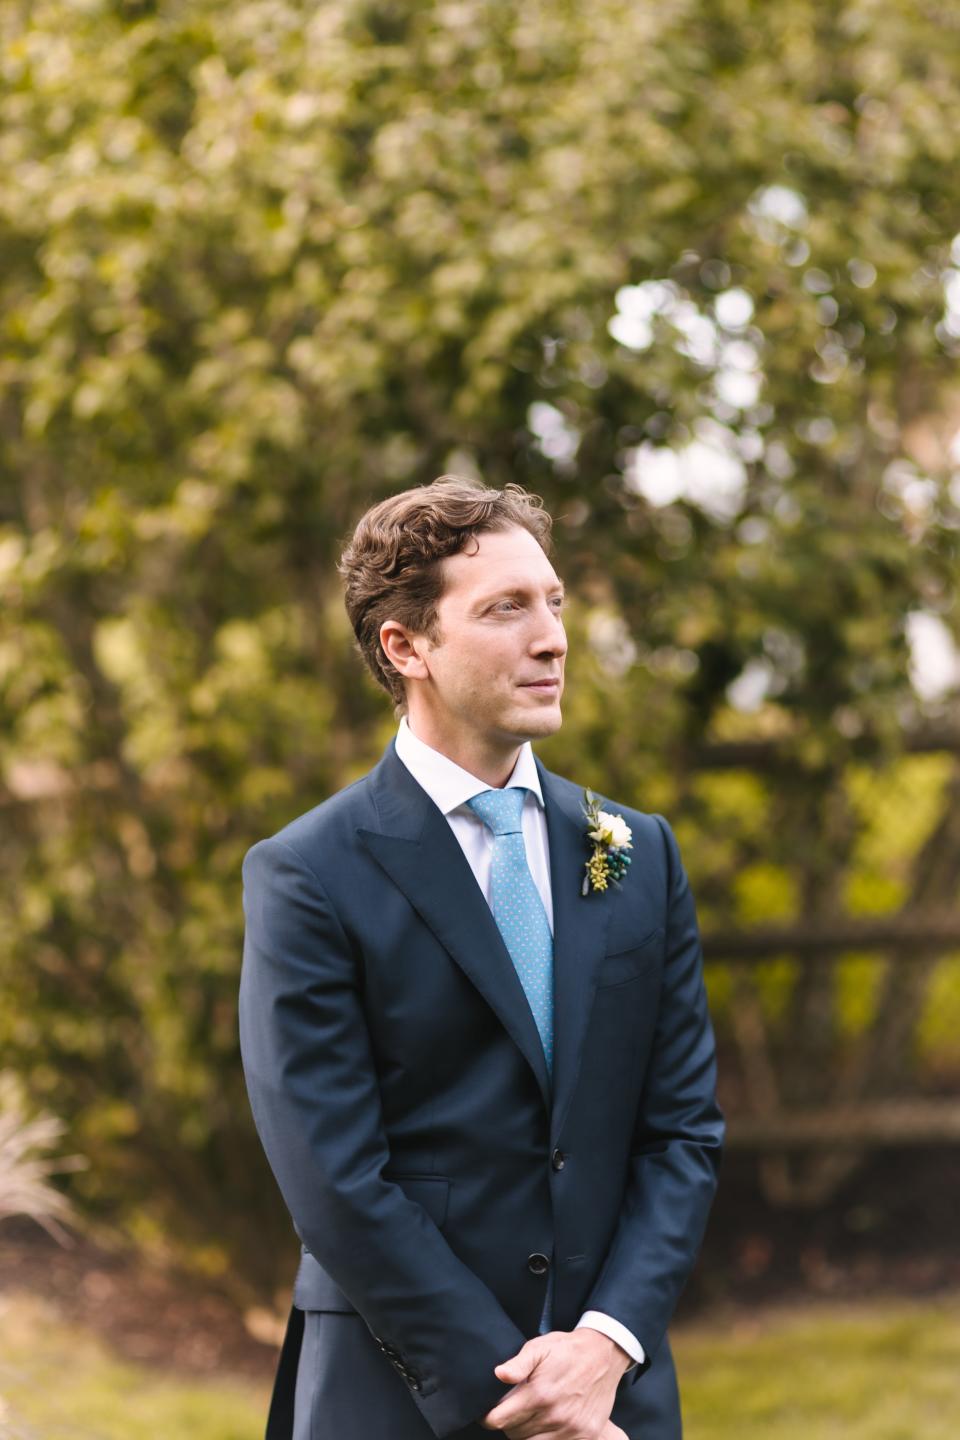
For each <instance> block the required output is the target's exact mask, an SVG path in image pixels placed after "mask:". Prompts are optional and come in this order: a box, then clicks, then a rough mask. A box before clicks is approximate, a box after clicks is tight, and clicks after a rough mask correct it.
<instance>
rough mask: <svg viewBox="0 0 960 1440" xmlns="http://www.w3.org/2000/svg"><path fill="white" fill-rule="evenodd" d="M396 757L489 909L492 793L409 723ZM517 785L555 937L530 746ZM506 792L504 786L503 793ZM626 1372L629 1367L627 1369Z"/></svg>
mask: <svg viewBox="0 0 960 1440" xmlns="http://www.w3.org/2000/svg"><path fill="white" fill-rule="evenodd" d="M396 747H397V756H398V758H399V759H400V760H401V761H402V762H403V764H404V765H406V767H407V769H408V770H409V771H410V774H411V775H412V776H413V778H414V780H416V782H417V784H418V785H420V786H422V788H423V789H424V790H426V792H427V794H428V795H429V796H430V799H431V800H432V801H433V803H434V804H435V805H436V806H437V808H438V809H439V810H441V811H442V812H443V814H444V816H445V817H446V819H447V821H448V823H449V825H450V829H451V830H452V831H453V833H454V835H456V837H457V839H458V841H459V842H460V845H461V848H462V849H463V853H464V855H466V857H467V861H468V863H469V865H470V869H471V870H472V871H473V873H474V876H475V877H476V880H477V884H478V885H479V886H480V889H481V890H482V891H483V897H484V899H485V900H486V902H487V904H488V905H489V903H490V861H491V856H492V854H493V839H494V836H493V831H492V830H491V829H490V827H489V826H488V825H486V824H484V822H483V821H482V820H481V819H480V816H479V815H476V814H475V813H474V812H473V811H472V810H471V809H470V807H469V806H468V805H467V801H468V800H470V799H472V798H473V796H474V795H479V794H480V793H481V792H482V791H484V790H490V789H491V788H492V787H491V786H490V785H488V784H487V783H486V781H484V780H478V779H477V777H476V775H471V774H470V772H469V771H468V770H464V769H462V768H461V766H459V765H457V764H456V763H455V762H454V761H453V760H450V759H449V758H448V757H447V756H446V755H443V754H441V752H440V751H439V750H434V749H433V747H432V746H430V745H427V744H425V742H424V741H423V740H420V739H419V738H418V737H417V736H416V735H414V733H413V731H412V730H411V728H410V726H409V724H408V723H407V717H406V716H405V715H404V716H403V717H402V719H401V721H400V726H399V729H398V730H397V736H396ZM509 785H519V786H522V787H525V788H526V791H527V793H526V795H525V796H524V799H523V814H522V818H521V823H522V825H523V843H524V846H525V848H526V852H527V864H528V865H529V866H530V873H531V874H532V876H533V880H534V884H535V885H536V887H537V889H538V890H539V891H540V896H541V898H542V900H543V906H544V909H545V910H546V912H547V920H548V921H549V923H550V932H551V934H552V933H553V895H552V893H551V890H550V847H549V844H548V842H547V817H546V814H545V813H544V808H543V792H542V791H541V789H540V775H539V772H538V771H537V766H536V762H535V760H534V758H533V750H532V749H531V746H530V742H529V740H528V741H526V742H525V743H524V744H523V745H522V746H521V747H520V754H519V755H518V756H517V763H516V765H515V766H514V767H513V773H512V774H511V776H510V778H509V780H508V781H507V786H509ZM504 788H506V786H505V787H504ZM581 1325H585V1326H587V1327H588V1328H589V1329H591V1330H600V1331H602V1332H603V1334H604V1335H608V1336H609V1337H610V1339H611V1340H614V1341H616V1343H617V1344H618V1345H620V1346H622V1348H623V1349H624V1350H626V1352H627V1354H628V1355H630V1356H632V1358H633V1361H634V1363H637V1362H640V1361H642V1360H643V1358H644V1350H643V1346H642V1345H641V1344H640V1341H639V1340H638V1339H637V1337H636V1336H635V1335H634V1334H633V1332H632V1331H631V1330H628V1329H627V1327H626V1326H625V1325H622V1324H621V1323H620V1321H619V1320H615V1319H614V1318H613V1316H612V1315H606V1314H604V1313H603V1311H601V1310H586V1311H584V1313H583V1314H582V1315H581V1317H580V1319H579V1320H578V1321H577V1327H576V1328H578V1329H579V1327H580V1326H581ZM627 1369H628V1370H632V1369H633V1365H628V1366H627Z"/></svg>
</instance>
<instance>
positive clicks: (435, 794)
mask: <svg viewBox="0 0 960 1440" xmlns="http://www.w3.org/2000/svg"><path fill="white" fill-rule="evenodd" d="M396 749H397V755H398V757H399V759H400V760H402V761H403V763H404V765H406V767H407V769H408V770H409V771H410V773H411V775H412V776H413V778H414V780H416V782H417V784H418V785H420V786H422V787H423V789H424V790H426V792H427V794H428V795H429V796H430V799H431V800H432V801H433V803H434V804H435V805H436V806H437V808H438V809H439V810H441V811H442V812H443V814H444V815H449V813H450V811H451V810H456V809H457V807H458V806H460V805H465V804H466V803H467V801H468V800H472V799H473V797H474V795H479V794H481V792H482V791H484V790H490V789H492V788H493V787H492V786H490V785H488V784H487V782H486V781H485V780H479V779H478V778H477V776H476V775H471V774H470V771H469V770H464V769H463V767H462V766H460V765H457V764H456V762H455V761H453V760H451V759H450V758H449V756H447V755H443V754H441V752H440V751H439V750H434V748H433V746H432V745H427V744H426V742H425V741H423V740H421V739H419V737H418V736H416V735H414V733H413V731H412V730H411V729H410V726H409V725H408V724H407V717H406V715H404V716H402V718H401V720H400V726H399V728H398V730H397V736H396ZM510 785H518V786H522V787H524V788H525V789H527V790H530V791H532V793H533V794H534V795H535V796H536V799H537V802H538V803H539V804H540V806H541V807H542V806H543V791H542V790H541V788H540V773H539V771H538V770H537V762H536V760H535V759H534V758H533V748H532V746H531V744H530V741H529V740H525V741H524V742H523V744H522V745H521V747H520V754H519V755H518V756H517V763H516V765H514V767H513V771H512V772H511V775H510V779H509V780H508V781H507V785H506V786H504V789H506V788H507V786H510Z"/></svg>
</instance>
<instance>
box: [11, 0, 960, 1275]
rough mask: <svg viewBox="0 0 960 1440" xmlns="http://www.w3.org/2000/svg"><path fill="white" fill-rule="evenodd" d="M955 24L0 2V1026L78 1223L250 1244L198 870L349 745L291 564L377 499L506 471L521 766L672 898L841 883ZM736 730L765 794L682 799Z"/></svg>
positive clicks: (213, 896) (318, 635)
mask: <svg viewBox="0 0 960 1440" xmlns="http://www.w3.org/2000/svg"><path fill="white" fill-rule="evenodd" d="M958 27H960V21H958V19H957V17H956V16H955V15H954V14H953V12H952V11H951V10H950V9H949V8H948V7H946V6H944V5H942V4H934V3H926V4H919V5H918V4H911V5H908V4H906V3H903V0H896V3H895V0H845V3H841V4H838V5H836V6H834V7H832V8H831V9H830V10H829V11H827V10H825V9H824V7H823V6H821V5H817V4H814V3H811V0H799V3H792V4H791V5H789V6H784V5H769V4H762V3H758V0H719V3H717V0H710V3H707V0H667V3H663V4H660V5H658V6H656V7H650V6H640V5H636V4H635V3H626V0H598V3H595V4H592V5H590V6H589V7H587V6H582V5H575V4H570V3H560V4H554V5H550V6H545V5H541V4H538V3H534V4H531V5H526V6H524V7H522V8H519V9H518V8H516V7H504V6H502V5H500V4H494V3H490V0H458V3H447V4H439V3H428V4H422V5H404V4H401V3H398V0H397V3H387V0H385V3H381V4H377V3H370V4H356V3H349V4H348V3H345V0H344V3H337V0H333V3H328V4H324V5H322V6H315V5H307V4H302V3H296V0H236V3H234V4H231V5H229V6H224V5H221V4H217V3H213V0H185V3H182V4H180V5H177V6H159V5H154V4H151V3H147V0H143V3H136V0H129V3H122V0H89V3H86V4H84V5H75V4H67V3H65V0H39V3H34V4H32V5H30V6H29V7H28V6H25V5H18V4H14V5H10V6H7V7H5V8H4V10H3V13H2V16H0V40H2V60H0V66H2V91H0V174H2V180H0V315H2V320H0V378H2V387H0V463H2V473H3V475H4V477H5V478H4V480H3V489H2V494H0V587H2V589H0V594H2V611H0V775H2V791H0V804H2V807H3V814H4V816H5V818H6V820H7V823H6V825H5V826H4V829H3V834H2V839H0V856H2V859H3V863H4V871H5V874H6V876H7V879H8V885H7V886H6V887H5V891H4V896H3V899H2V900H0V906H2V911H0V929H2V934H3V937H4V938H3V940H2V942H0V988H2V999H3V1004H2V1006H0V1044H2V1046H3V1052H4V1055H5V1057H6V1059H7V1063H10V1064H11V1065H14V1066H15V1067H16V1068H17V1070H18V1071H19V1072H20V1073H21V1074H23V1075H24V1076H25V1077H26V1078H27V1079H28V1081H29V1084H30V1086H31V1089H32V1091H33V1092H34V1093H35V1094H36V1095H37V1097H38V1099H40V1100H42V1101H43V1102H44V1103H48V1104H49V1105H50V1106H51V1107H52V1108H53V1109H54V1110H55V1111H56V1113H58V1114H63V1115H64V1116H66V1117H67V1118H68V1119H69V1121H70V1124H71V1133H72V1135H73V1136H74V1137H75V1140H76V1143H77V1144H78V1146H79V1147H80V1148H81V1149H82V1150H83V1152H84V1153H85V1154H87V1155H89V1156H90V1158H91V1161H92V1164H91V1168H90V1169H89V1171H87V1172H85V1173H83V1174H80V1175H78V1176H77V1177H76V1178H75V1180H74V1182H73V1189H74V1192H75V1193H76V1195H77V1197H78V1198H79V1199H80V1200H81V1201H82V1202H83V1204H84V1205H85V1206H86V1207H87V1209H88V1211H89V1212H90V1213H93V1214H95V1215H100V1216H102V1217H104V1218H109V1219H116V1218H117V1217H118V1216H122V1217H125V1220H126V1223H128V1224H129V1225H130V1226H131V1227H132V1229H133V1230H134V1233H136V1234H138V1235H140V1236H141V1237H143V1238H145V1239H150V1238H152V1237H155V1236H156V1235H158V1234H159V1233H160V1232H161V1231H162V1230H163V1229H165V1228H166V1227H167V1226H169V1225H170V1224H171V1223H172V1222H173V1221H175V1223H176V1225H177V1227H178V1229H179V1233H180V1234H181V1235H185V1236H188V1237H190V1236H192V1237H193V1239H194V1241H195V1243H196V1244H197V1245H198V1246H200V1247H201V1248H200V1249H199V1250H198V1255H199V1257H200V1258H201V1259H203V1260H204V1261H205V1262H206V1263H208V1264H209V1265H210V1266H211V1267H214V1266H216V1265H218V1264H219V1265H221V1266H222V1265H224V1264H226V1257H227V1252H228V1251H230V1250H231V1249H232V1250H233V1252H234V1253H235V1254H240V1253H243V1254H244V1256H245V1257H247V1259H246V1263H247V1266H248V1267H249V1269H250V1270H251V1271H256V1269H257V1266H258V1265H259V1267H260V1275H261V1278H262V1277H264V1276H272V1275H273V1274H275V1273H276V1270H275V1266H276V1263H277V1262H276V1257H275V1253H274V1250H273V1247H272V1246H271V1245H270V1244H269V1243H265V1244H264V1245H263V1246H262V1254H258V1255H255V1256H254V1258H253V1260H250V1258H249V1256H250V1253H251V1252H250V1246H249V1245H248V1244H246V1243H245V1241H246V1238H247V1237H248V1236H249V1234H250V1233H252V1231H251V1227H252V1226H254V1225H255V1226H257V1227H258V1229H257V1231H256V1233H258V1234H260V1235H261V1236H267V1237H269V1236H271V1235H280V1234H281V1233H283V1227H282V1224H281V1222H280V1218H279V1217H278V1215H277V1209H276V1205H275V1201H274V1199H273V1194H272V1188H271V1187H270V1184H269V1181H268V1179H267V1177H266V1171H265V1167H264V1166H263V1164H262V1162H261V1161H260V1160H259V1158H258V1149H257V1145H256V1141H255V1138H254V1137H253V1135H252V1131H251V1127H250V1123H249V1120H248V1116H247V1107H246V1101H245V1096H244V1093H243V1088H242V1083H241V1079H240V1074H239V1067H238V1062H237V1046H236V1023H235V1021H236V1016H235V991H236V981H237V970H238V962H239V953H240V934H241V915H240V882H239V867H240V860H241V857H242V855H243V852H244V850H245V849H246V847H247V846H248V845H249V844H250V843H251V842H252V840H254V839H256V838H258V837H259V836H260V835H262V834H264V833H266V832H267V831H269V830H271V829H273V828H275V827H276V826H277V825H278V824H280V823H282V822H283V821H284V820H285V819H287V818H289V817H290V816H291V815H292V814H295V813H297V812H299V811H300V810H302V809H305V808H307V807H308V806H309V805H310V804H311V803H315V802H316V801H319V800H320V799H322V798H323V797H324V796H325V795H326V794H328V793H329V792H330V791H331V790H332V789H334V788H336V787H337V786H339V785H341V784H343V783H345V782H346V781H348V780H350V779H351V778H353V777H354V776H355V775H357V774H359V773H361V772H362V771H363V770H364V769H365V768H366V767H367V766H368V765H369V764H370V763H371V761H372V760H373V759H375V757H376V756H377V754H378V753H379V751H380V749H381V747H382V745H383V743H384V742H385V740H386V739H387V738H388V737H389V735H390V733H391V730H392V719H391V717H390V714H389V710H388V707H387V706H386V705H385V703H384V699H383V697H382V696H378V694H377V693H376V692H375V690H374V687H373V686H372V685H371V684H370V683H368V682H366V681H364V680H362V678H361V674H360V669H359V666H358V663H357V660H356V657H355V655H354V653H353V647H352V639H351V636H350V635H349V632H348V628H347V625H346V621H345V619H344V617H343V613H342V606H341V602H340V597H339V587H338V584H337V580H336V575H335V570H334V561H335V558H336V555H337V554H338V551H339V548H340V545H341V543H342V541H343V539H344V537H345V535H346V534H347V533H348V531H349V528H350V526H351V524H352V522H353V521H354V519H355V518H356V516H357V515H358V513H359V512H360V511H361V510H362V509H363V508H364V507H365V506H366V505H367V504H369V503H370V502H372V501H374V500H376V499H377V498H379V497H380V496H382V495H384V494H387V493H390V492H392V491H395V490H397V489H400V488H402V487H404V486H407V485H411V484H416V483H419V482H423V481H428V480H430V479H432V478H433V477H434V476H435V475H437V474H439V473H441V472H442V471H444V470H450V469H453V470H459V471H466V472H476V473H479V474H482V475H483V476H484V478H485V479H487V480H488V481H490V482H492V483H494V484H500V483H503V482H505V481H506V480H509V479H516V480H520V481H521V482H522V483H524V484H526V485H528V486H529V487H531V488H533V489H536V490H537V491H539V492H540V493H542V494H543V495H544V497H545V499H546V501H547V503H548V505H549V506H550V507H551V509H552V510H553V512H554V513H555V514H556V515H557V517H558V523H557V533H558V545H559V561H558V563H559V564H560V565H561V568H562V569H563V571H564V573H565V574H566V576H567V578H568V580H569V581H570V582H571V585H572V587H573V588H574V590H575V591H576V594H577V596H578V602H577V604H576V605H575V607H574V609H573V612H572V617H571V630H572V634H573V635H574V637H575V639H576V640H577V642H578V649H577V653H576V655H575V656H574V657H572V658H571V685H570V691H569V696H570V702H569V711H568V713H569V719H568V721H567V724H566V725H565V727H564V730H563V731H562V732H561V734H560V735H559V736H558V737H557V738H556V739H555V740H554V741H553V742H552V743H551V745H550V746H549V747H546V746H545V747H544V750H543V753H544V758H545V759H547V761H548V763H551V764H553V765H555V766H556V767H557V768H561V769H565V770H567V771H568V773H571V774H576V775H584V776H585V778H586V779H587V780H588V781H589V783H591V784H592V785H593V786H594V788H595V789H597V790H598V792H599V791H600V790H601V789H602V788H603V787H606V788H607V789H608V790H609V791H610V792H612V793H616V794H620V795H623V796H625V797H629V798H631V799H633V800H634V801H635V803H638V804H641V805H643V806H644V808H651V809H656V808H667V807H668V806H669V807H671V814H673V813H677V814H678V815H680V816H682V817H686V820H687V822H688V825H689V842H688V844H686V845H685V850H686V851H687V853H688V854H689V857H690V864H691V869H692V870H693V871H694V872H695V874H696V875H697V876H701V875H702V876H703V877H704V883H703V895H704V901H705V913H706V914H707V915H708V916H715V917H716V918H717V920H718V921H719V920H723V919H731V918H736V917H737V913H738V912H737V906H736V903H735V899H734V896H733V893H732V891H731V888H730V884H729V877H730V876H733V875H736V874H737V873H739V870H740V869H741V868H742V867H743V865H745V864H747V863H754V862H755V863H760V861H761V860H763V861H764V862H766V863H768V864H769V865H770V866H772V867H773V869H772V870H771V871H770V872H769V873H770V874H771V875H772V876H774V879H772V880H771V886H772V891H774V892H776V891H777V889H778V887H779V888H780V889H781V890H782V889H783V888H784V887H785V886H786V887H787V889H789V888H790V886H791V885H798V886H799V887H800V889H799V892H798V894H799V899H798V900H797V913H799V914H801V915H809V914H811V913H814V912H816V911H817V910H818V909H828V908H829V907H830V906H832V905H834V904H836V903H837V898H838V897H837V876H838V875H839V874H840V873H842V872H844V867H847V866H848V865H849V863H850V861H851V856H852V855H853V853H854V845H855V840H856V836H857V835H858V834H859V833H860V828H861V822H860V821H859V820H858V819H857V816H856V815H855V814H854V812H853V811H852V810H851V803H850V801H849V799H848V798H845V796H846V791H845V788H844V787H845V785H846V781H845V780H844V776H845V775H846V773H847V767H848V766H849V764H850V763H851V760H852V759H856V760H859V761H861V762H863V763H868V762H869V763H877V762H879V761H882V760H890V759H891V758H893V757H895V756H896V754H897V753H898V751H899V749H900V747H901V745H902V743H903V735H904V732H905V730H906V729H908V728H909V727H910V726H911V724H914V723H915V722H917V721H918V720H919V719H920V718H922V713H921V712H922V707H921V705H920V703H919V701H918V698H917V696H916V694H915V692H914V690H913V688H912V687H911V683H910V677H909V666H908V659H909V654H908V643H907V640H908V625H909V623H910V617H911V616H912V615H913V614H914V613H915V612H925V613H927V614H932V615H934V616H937V617H940V620H941V621H942V623H943V624H945V625H946V626H947V627H948V628H949V629H951V630H952V632H953V633H954V634H957V633H958V630H960V619H958V615H957V607H956V594H955V583H954V582H955V573H956V564H957V541H956V537H957V527H958V523H960V514H958V505H957V487H956V482H955V481H954V482H953V489H952V490H951V488H950V486H951V479H952V465H953V463H954V462H953V460H952V459H951V455H950V433H951V428H952V426H953V425H954V424H955V423H956V403H955V399H954V396H953V393H952V388H951V385H952V374H953V369H954V364H955V361H956V358H957V354H958V350H960V309H958V307H960V293H958V289H960V278H958V277H960V252H958V251H957V249H956V248H954V250H953V251H952V250H951V244H952V241H953V236H954V235H955V233H956V232H957V230H958V228H960V225H958V214H960V205H958V200H960V179H958V173H957V168H956V166H955V164H954V163H953V149H954V140H953V137H954V136H955V135H956V134H957V131H958V125H960V82H958V80H957V76H958V74H960V67H958V60H960V30H958ZM737 684H739V685H740V686H741V690H742V687H743V686H744V684H746V685H747V688H748V689H749V687H750V685H755V686H759V688H760V700H759V702H758V703H757V704H756V705H755V706H754V708H752V709H748V710H744V708H743V706H742V704H741V705H740V707H739V708H738V705H737V704H736V703H731V696H733V698H734V700H735V699H736V696H737V694H738V691H737V690H736V689H735V688H734V689H733V690H732V689H731V686H734V687H735V686H736V685H737ZM945 704H946V702H944V706H945ZM942 708H943V707H942ZM748 740H749V741H751V742H753V741H756V740H776V741H777V743H778V745H779V747H780V748H779V751H778V753H779V754H780V756H781V758H782V759H783V760H784V763H783V764H782V767H781V769H780V771H779V772H778V774H777V776H776V781H775V783H768V782H765V781H762V780H761V781H758V782H757V783H755V784H752V783H751V779H750V776H749V775H743V774H740V775H739V776H737V777H733V778H731V777H727V779H726V780H723V781H717V780H716V777H715V778H714V781H713V782H708V780H706V779H703V778H701V779H698V780H694V778H693V777H694V776H695V773H696V764H697V759H698V757H699V756H701V755H702V752H703V750H704V747H705V746H709V745H716V744H717V743H719V742H737V743H739V742H744V741H748ZM784 757H785V758H784ZM731 786H733V788H732V789H731ZM737 787H739V788H737ZM738 797H739V798H738ZM740 799H742V804H741V803H739V802H740ZM724 819H726V820H727V822H728V828H727V830H726V831H725V832H724V835H723V838H718V834H719V829H718V827H720V825H721V822H722V821H723V820H724ZM684 838H685V839H686V830H684ZM711 876H712V877H714V883H713V884H712V885H711ZM777 877H779V878H777ZM944 886H945V888H947V889H948V888H949V879H948V878H947V879H945V880H944ZM834 998H835V997H834V992H833V990H832V989H830V990H829V993H827V992H825V991H824V990H823V989H822V987H821V988H819V989H818V988H817V986H816V985H814V986H813V988H812V989H811V991H810V993H809V995H808V996H807V998H806V999H805V1000H804V1001H803V1007H802V1013H803V1014H804V1015H806V1016H807V1017H808V1018H809V1017H812V1016H818V1017H820V1020H821V1021H823V1024H822V1026H821V1030H822V1033H824V1034H826V1035H829V1034H830V1033H831V1032H830V1023H827V1022H828V1020H829V1015H832V1013H833V1011H832V1009H831V1007H832V1006H833V1001H834ZM828 1012H829V1013H828ZM271 1207H272V1208H271ZM268 1221H269V1222H270V1223H271V1224H273V1225H275V1227H276V1228H274V1229H273V1230H271V1229H269V1228H266V1229H265V1228H264V1226H266V1225H268ZM214 1232H216V1233H218V1234H220V1235H221V1236H222V1237H223V1244H222V1246H221V1248H220V1250H219V1251H218V1250H215V1249H212V1248H210V1247H209V1246H206V1247H205V1248H204V1245H203V1242H204V1237H206V1236H208V1235H209V1234H211V1233H214Z"/></svg>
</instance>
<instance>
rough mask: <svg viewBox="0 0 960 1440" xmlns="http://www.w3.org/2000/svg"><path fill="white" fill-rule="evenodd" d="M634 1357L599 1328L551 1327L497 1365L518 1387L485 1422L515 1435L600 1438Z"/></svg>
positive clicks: (541, 1439)
mask: <svg viewBox="0 0 960 1440" xmlns="http://www.w3.org/2000/svg"><path fill="white" fill-rule="evenodd" d="M630 1360H631V1357H630V1356H629V1355H628V1354H627V1352H626V1351H625V1350H624V1349H622V1348H621V1346H619V1345H618V1344H617V1343H616V1341H614V1340H611V1339H610V1337H609V1336H608V1335H604V1334H602V1333H601V1332H600V1331H599V1330H591V1329H589V1327H587V1326H585V1325H584V1326H581V1327H579V1328H578V1329H576V1330H550V1331H549V1332H548V1333H547V1334H546V1335H536V1336H534V1338H533V1339H532V1340H528V1341H527V1342H526V1344H525V1345H522V1346H521V1348H520V1349H519V1350H518V1351H517V1353H516V1355H514V1356H512V1357H511V1358H510V1359H509V1360H504V1362H503V1363H502V1364H501V1365H497V1366H495V1368H494V1374H495V1375H496V1376H497V1379H498V1380H503V1381H505V1382H506V1383H507V1384H511V1385H513V1386H514V1387H515V1388H514V1389H513V1390H511V1391H510V1394H509V1395H505V1396H504V1398H503V1399H502V1400H501V1401H500V1402H499V1404H497V1405H495V1406H494V1407H493V1409H492V1410H490V1411H488V1412H487V1414H486V1415H485V1416H484V1418H483V1420H482V1421H481V1422H480V1423H481V1424H482V1425H483V1426H484V1427H485V1428H486V1429H487V1430H500V1431H503V1432H504V1433H505V1434H507V1435H508V1436H509V1437H510V1440H600V1437H601V1436H602V1435H603V1434H604V1431H605V1427H606V1425H607V1422H608V1420H609V1418H610V1411H611V1410H612V1409H613V1402H614V1399H615V1397H616V1392H617V1385H618V1383H619V1381H620V1378H621V1376H622V1375H623V1373H624V1371H625V1370H626V1368H627V1366H628V1365H629V1364H630Z"/></svg>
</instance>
